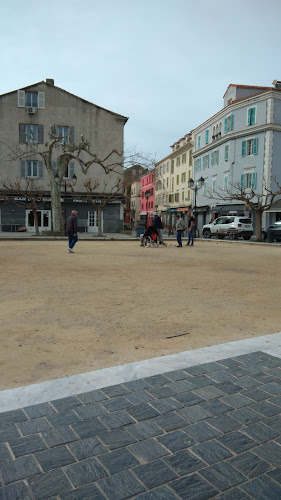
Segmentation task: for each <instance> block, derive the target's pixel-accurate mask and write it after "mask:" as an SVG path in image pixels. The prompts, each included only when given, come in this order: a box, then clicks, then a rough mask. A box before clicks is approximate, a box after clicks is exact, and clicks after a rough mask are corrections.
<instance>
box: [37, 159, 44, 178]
mask: <svg viewBox="0 0 281 500" xmlns="http://www.w3.org/2000/svg"><path fill="white" fill-rule="evenodd" d="M38 177H39V179H43V178H44V164H43V161H42V160H41V161H38Z"/></svg>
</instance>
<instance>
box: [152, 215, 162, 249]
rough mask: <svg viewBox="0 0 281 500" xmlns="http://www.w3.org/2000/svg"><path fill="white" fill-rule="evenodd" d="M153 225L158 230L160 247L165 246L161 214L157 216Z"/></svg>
mask: <svg viewBox="0 0 281 500" xmlns="http://www.w3.org/2000/svg"><path fill="white" fill-rule="evenodd" d="M152 225H153V226H154V227H155V228H156V230H157V234H158V236H159V241H160V245H163V243H164V241H163V234H162V221H161V214H157V215H155V217H154V219H153V221H152Z"/></svg>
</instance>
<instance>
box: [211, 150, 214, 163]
mask: <svg viewBox="0 0 281 500" xmlns="http://www.w3.org/2000/svg"><path fill="white" fill-rule="evenodd" d="M213 165H214V152H212V153H211V166H213Z"/></svg>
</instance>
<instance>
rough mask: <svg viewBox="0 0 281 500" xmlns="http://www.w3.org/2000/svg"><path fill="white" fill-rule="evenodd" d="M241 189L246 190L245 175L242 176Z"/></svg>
mask: <svg viewBox="0 0 281 500" xmlns="http://www.w3.org/2000/svg"><path fill="white" fill-rule="evenodd" d="M241 189H244V174H241Z"/></svg>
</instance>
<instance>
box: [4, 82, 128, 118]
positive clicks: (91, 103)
mask: <svg viewBox="0 0 281 500" xmlns="http://www.w3.org/2000/svg"><path fill="white" fill-rule="evenodd" d="M42 84H43V85H46V86H47V87H53V88H55V89H57V90H60V91H61V92H65V93H66V94H68V95H70V96H72V97H76V99H80V101H82V102H85V103H86V104H90V105H91V106H95V107H96V108H99V109H102V110H103V111H107V112H108V113H111V114H112V115H115V116H116V117H118V118H121V119H123V120H124V121H125V123H126V122H127V121H128V120H129V118H128V117H127V116H123V115H120V114H119V113H115V112H114V111H110V110H109V109H106V108H102V107H101V106H98V105H97V104H94V103H93V102H90V101H87V100H86V99H83V98H82V97H79V96H77V95H75V94H72V93H71V92H68V91H67V90H64V89H62V88H60V87H57V86H56V85H51V84H48V83H46V82H44V80H42V82H37V83H33V84H31V85H27V86H26V87H21V88H20V89H17V90H12V91H11V92H6V94H1V96H0V97H2V96H5V95H9V94H14V93H15V92H17V91H18V90H29V89H32V88H34V87H37V85H42Z"/></svg>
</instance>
